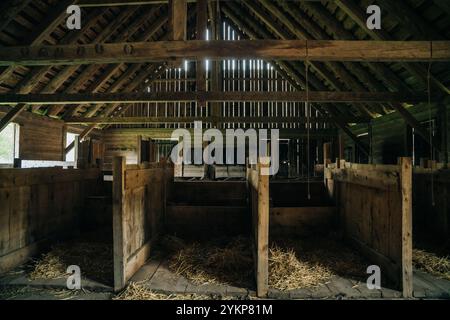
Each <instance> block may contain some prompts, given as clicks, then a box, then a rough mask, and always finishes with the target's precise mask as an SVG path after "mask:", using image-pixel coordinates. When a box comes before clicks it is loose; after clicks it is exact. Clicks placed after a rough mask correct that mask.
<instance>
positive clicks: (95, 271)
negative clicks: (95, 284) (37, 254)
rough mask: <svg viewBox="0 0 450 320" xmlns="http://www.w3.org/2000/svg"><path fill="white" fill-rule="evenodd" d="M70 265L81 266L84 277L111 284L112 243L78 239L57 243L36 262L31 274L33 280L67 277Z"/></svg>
mask: <svg viewBox="0 0 450 320" xmlns="http://www.w3.org/2000/svg"><path fill="white" fill-rule="evenodd" d="M70 265H77V266H79V267H80V269H81V275H82V276H84V277H87V278H90V279H92V280H96V281H100V282H102V283H104V284H111V283H112V280H113V272H114V271H113V253H112V245H110V244H106V243H92V242H78V241H73V242H68V243H63V244H58V245H55V246H54V247H52V250H51V251H50V252H48V253H46V254H44V255H42V257H41V258H40V259H38V260H37V261H35V262H34V265H33V266H32V268H31V272H30V274H29V276H30V279H32V280H34V279H58V278H62V277H66V276H67V273H66V270H67V267H68V266H70Z"/></svg>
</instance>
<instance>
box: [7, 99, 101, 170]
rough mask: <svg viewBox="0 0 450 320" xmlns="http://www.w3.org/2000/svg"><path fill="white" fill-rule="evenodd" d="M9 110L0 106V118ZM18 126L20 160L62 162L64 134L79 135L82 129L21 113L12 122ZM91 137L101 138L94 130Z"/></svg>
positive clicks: (54, 120) (58, 121) (28, 113)
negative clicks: (68, 132)
mask: <svg viewBox="0 0 450 320" xmlns="http://www.w3.org/2000/svg"><path fill="white" fill-rule="evenodd" d="M8 110H9V109H7V108H5V107H2V106H0V118H1V117H3V116H4V115H5V114H6V111H8ZM13 122H14V123H17V124H19V125H20V133H19V157H20V159H22V160H47V161H64V160H65V159H64V158H65V156H64V149H65V143H66V139H65V137H66V132H67V131H70V132H73V133H77V134H80V133H81V132H82V131H83V128H82V127H78V126H65V124H64V121H61V120H57V119H52V118H48V117H42V116H39V115H36V114H32V113H30V112H22V113H21V114H20V115H19V116H18V117H17V118H16V119H14V121H13ZM91 137H95V138H96V139H97V140H99V139H100V138H101V136H100V135H99V133H98V132H97V131H96V130H95V131H93V132H92V133H91Z"/></svg>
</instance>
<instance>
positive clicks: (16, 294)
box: [0, 286, 90, 300]
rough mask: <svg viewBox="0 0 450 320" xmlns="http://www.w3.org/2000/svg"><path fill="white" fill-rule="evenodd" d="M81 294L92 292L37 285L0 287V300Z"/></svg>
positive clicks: (62, 296) (64, 297) (67, 296)
mask: <svg viewBox="0 0 450 320" xmlns="http://www.w3.org/2000/svg"><path fill="white" fill-rule="evenodd" d="M80 294H83V295H86V294H90V292H89V291H86V290H83V291H81V290H66V289H52V288H36V287H30V286H26V287H22V286H12V287H2V288H0V300H24V299H32V300H36V299H46V300H48V299H51V298H54V299H56V300H72V299H76V298H77V297H79V296H80Z"/></svg>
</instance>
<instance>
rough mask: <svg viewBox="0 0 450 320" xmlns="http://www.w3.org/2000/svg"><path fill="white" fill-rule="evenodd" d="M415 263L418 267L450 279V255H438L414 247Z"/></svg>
mask: <svg viewBox="0 0 450 320" xmlns="http://www.w3.org/2000/svg"><path fill="white" fill-rule="evenodd" d="M413 265H414V267H415V268H417V269H420V270H423V271H425V272H428V273H430V274H432V275H435V276H437V277H440V278H443V279H447V280H450V256H438V255H436V254H434V253H431V252H428V251H425V250H420V249H414V250H413Z"/></svg>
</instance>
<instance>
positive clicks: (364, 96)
mask: <svg viewBox="0 0 450 320" xmlns="http://www.w3.org/2000/svg"><path fill="white" fill-rule="evenodd" d="M306 98H307V95H306V92H305V91H292V92H280V91H274V92H270V94H268V93H267V92H261V91H254V92H250V91H246V92H243V91H227V92H211V91H209V92H137V93H136V92H132V93H110V94H103V93H98V94H89V93H78V94H77V93H75V94H58V93H56V94H31V93H30V94H26V95H24V94H2V95H0V105H10V104H16V103H26V104H30V105H32V104H48V105H54V104H74V103H75V104H86V103H105V104H108V103H141V102H155V103H156V102H192V101H197V100H199V99H200V100H204V101H210V102H223V101H225V102H226V101H229V102H230V101H234V102H238V101H260V102H263V101H266V102H269V101H275V102H283V101H284V102H303V101H306ZM308 98H309V101H310V102H319V103H335V102H423V101H426V100H427V96H426V95H425V94H422V93H415V94H411V93H407V94H403V93H397V92H342V91H340V92H336V91H311V92H309V97H308Z"/></svg>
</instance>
